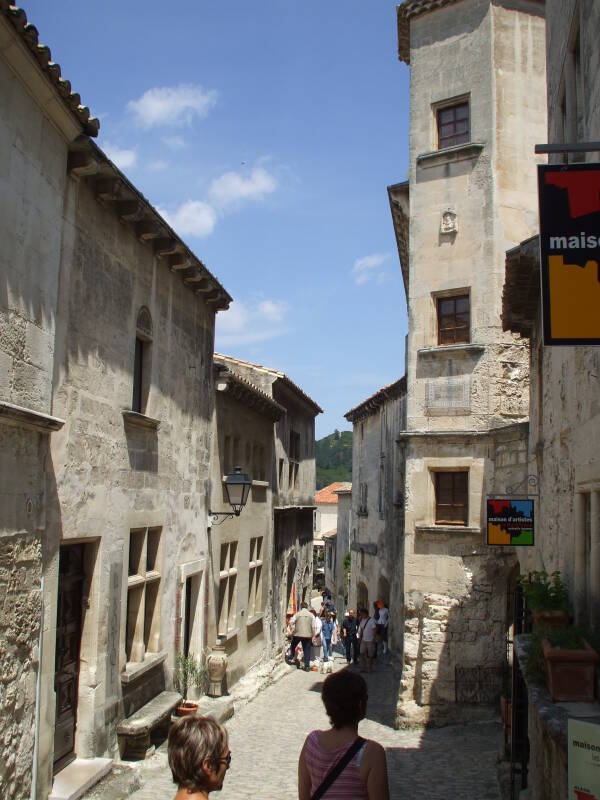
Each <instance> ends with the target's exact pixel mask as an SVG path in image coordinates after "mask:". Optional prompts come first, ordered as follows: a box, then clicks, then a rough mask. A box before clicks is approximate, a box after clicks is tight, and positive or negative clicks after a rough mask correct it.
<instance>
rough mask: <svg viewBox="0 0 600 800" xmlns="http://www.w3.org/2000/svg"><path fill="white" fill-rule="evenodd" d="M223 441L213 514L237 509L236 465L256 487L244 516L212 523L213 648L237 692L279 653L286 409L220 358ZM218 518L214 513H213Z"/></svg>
mask: <svg viewBox="0 0 600 800" xmlns="http://www.w3.org/2000/svg"><path fill="white" fill-rule="evenodd" d="M215 371H216V373H217V375H216V389H217V392H216V403H215V428H214V430H215V435H214V438H213V454H212V459H211V499H210V511H211V512H213V513H214V512H216V514H217V515H218V514H219V512H222V511H225V512H227V511H229V510H230V509H229V507H228V506H227V497H226V494H225V491H224V488H223V482H224V481H225V478H226V477H227V475H229V474H230V473H231V472H232V471H233V469H234V468H235V467H236V466H239V467H241V468H242V471H243V472H244V473H245V474H246V475H247V476H248V477H249V478H250V480H251V481H252V485H251V488H250V490H249V495H248V500H247V503H246V506H245V508H244V509H243V512H242V514H241V515H240V516H238V517H234V518H233V519H228V518H227V517H224V518H223V517H219V516H215V518H214V521H213V520H212V519H211V527H210V551H211V557H212V558H211V560H212V564H213V565H214V568H213V574H212V586H211V589H210V592H209V597H208V605H209V606H212V607H213V608H214V613H212V614H209V619H210V622H209V630H208V636H209V641H210V642H213V643H214V642H215V641H217V640H218V641H219V642H220V643H223V644H225V652H226V653H227V656H228V669H227V682H228V685H229V686H231V685H232V684H234V683H235V682H236V681H237V679H238V678H239V677H241V676H242V675H243V674H244V673H245V672H246V671H247V669H248V668H249V667H250V666H252V665H254V664H256V663H257V662H258V661H260V660H261V659H262V658H264V656H265V653H267V654H269V655H270V654H271V616H272V615H271V604H270V603H269V602H268V599H269V592H270V591H272V586H271V569H272V554H273V513H272V506H273V501H272V497H273V488H272V482H271V478H272V473H273V469H272V464H273V461H274V454H275V437H274V430H275V428H274V424H275V423H276V422H277V421H278V420H280V419H281V417H282V416H283V415H284V414H285V409H284V408H283V406H281V405H280V404H279V403H278V402H277V401H276V400H274V399H273V398H272V397H271V396H270V395H268V394H267V393H266V392H264V391H262V390H261V389H259V388H258V387H257V386H254V385H253V384H252V383H251V382H250V381H248V380H247V379H245V378H242V377H241V376H240V375H239V374H237V373H236V371H235V369H234V368H233V367H232V366H231V365H227V363H226V361H223V360H221V361H219V360H218V359H215ZM211 516H212V515H211Z"/></svg>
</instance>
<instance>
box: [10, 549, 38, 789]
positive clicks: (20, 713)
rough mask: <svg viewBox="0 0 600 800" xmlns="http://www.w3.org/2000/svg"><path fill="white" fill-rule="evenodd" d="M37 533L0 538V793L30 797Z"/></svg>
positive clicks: (34, 695)
mask: <svg viewBox="0 0 600 800" xmlns="http://www.w3.org/2000/svg"><path fill="white" fill-rule="evenodd" d="M41 554H42V547H41V541H40V538H39V536H38V535H35V534H18V535H14V536H10V535H1V536H0V651H1V652H2V658H1V659H0V663H1V666H0V724H1V728H0V729H1V731H2V753H1V755H0V794H1V795H2V797H3V798H6V800H21V798H23V797H26V796H27V797H29V792H30V787H31V782H32V765H33V755H34V740H35V730H36V721H37V720H36V684H37V676H38V669H39V657H40V654H39V637H40V624H41V615H42V591H41V578H42V563H41Z"/></svg>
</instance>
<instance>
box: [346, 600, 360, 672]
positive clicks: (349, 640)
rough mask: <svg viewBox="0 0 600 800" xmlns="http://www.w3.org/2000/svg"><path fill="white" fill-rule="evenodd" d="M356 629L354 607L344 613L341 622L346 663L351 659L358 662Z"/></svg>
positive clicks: (356, 621)
mask: <svg viewBox="0 0 600 800" xmlns="http://www.w3.org/2000/svg"><path fill="white" fill-rule="evenodd" d="M357 631H358V620H357V619H356V617H355V615H354V609H353V608H351V609H350V610H349V611H348V612H347V613H346V615H345V617H344V621H343V622H342V639H343V641H344V649H345V650H346V661H347V662H348V664H349V663H350V662H351V661H353V662H354V663H355V664H358V639H357V637H356V634H357Z"/></svg>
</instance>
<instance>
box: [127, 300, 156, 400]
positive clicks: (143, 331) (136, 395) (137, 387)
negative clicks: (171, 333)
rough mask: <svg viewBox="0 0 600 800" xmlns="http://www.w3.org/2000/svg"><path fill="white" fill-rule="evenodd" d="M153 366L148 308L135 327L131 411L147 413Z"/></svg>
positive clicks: (150, 323) (144, 310)
mask: <svg viewBox="0 0 600 800" xmlns="http://www.w3.org/2000/svg"><path fill="white" fill-rule="evenodd" d="M151 366H152V315H151V314H150V311H149V309H148V308H147V307H146V306H142V307H141V308H140V310H139V312H138V316H137V321H136V325H135V354H134V358H133V397H132V400H131V410H132V411H137V413H138V414H145V413H146V406H147V404H148V394H149V391H150V372H151Z"/></svg>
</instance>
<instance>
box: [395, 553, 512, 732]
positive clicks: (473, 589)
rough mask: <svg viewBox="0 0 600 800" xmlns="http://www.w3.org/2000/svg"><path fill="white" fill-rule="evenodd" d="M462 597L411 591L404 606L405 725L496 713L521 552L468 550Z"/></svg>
mask: <svg viewBox="0 0 600 800" xmlns="http://www.w3.org/2000/svg"><path fill="white" fill-rule="evenodd" d="M463 561H464V569H465V574H466V577H467V579H468V580H469V586H468V587H467V588H466V590H465V591H464V592H463V593H462V596H461V597H460V598H459V597H449V596H447V595H438V594H434V593H427V592H418V591H412V592H409V593H407V596H406V605H405V609H404V611H405V629H404V630H405V634H404V672H403V676H402V683H401V694H400V697H399V705H398V722H399V725H400V727H412V726H414V725H419V724H421V725H430V726H438V725H445V724H451V723H455V722H466V721H468V720H471V719H482V718H484V719H485V718H488V719H489V718H492V717H495V716H496V714H497V712H498V709H499V698H500V694H501V691H502V679H503V674H504V668H505V663H506V653H507V644H506V640H507V634H508V630H509V626H510V624H511V619H510V618H509V616H510V612H509V607H508V603H507V588H508V582H509V581H510V576H511V574H512V572H513V562H514V556H512V555H504V554H501V553H498V554H495V555H494V556H493V557H481V556H472V557H467V556H465V557H464V559H463Z"/></svg>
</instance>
